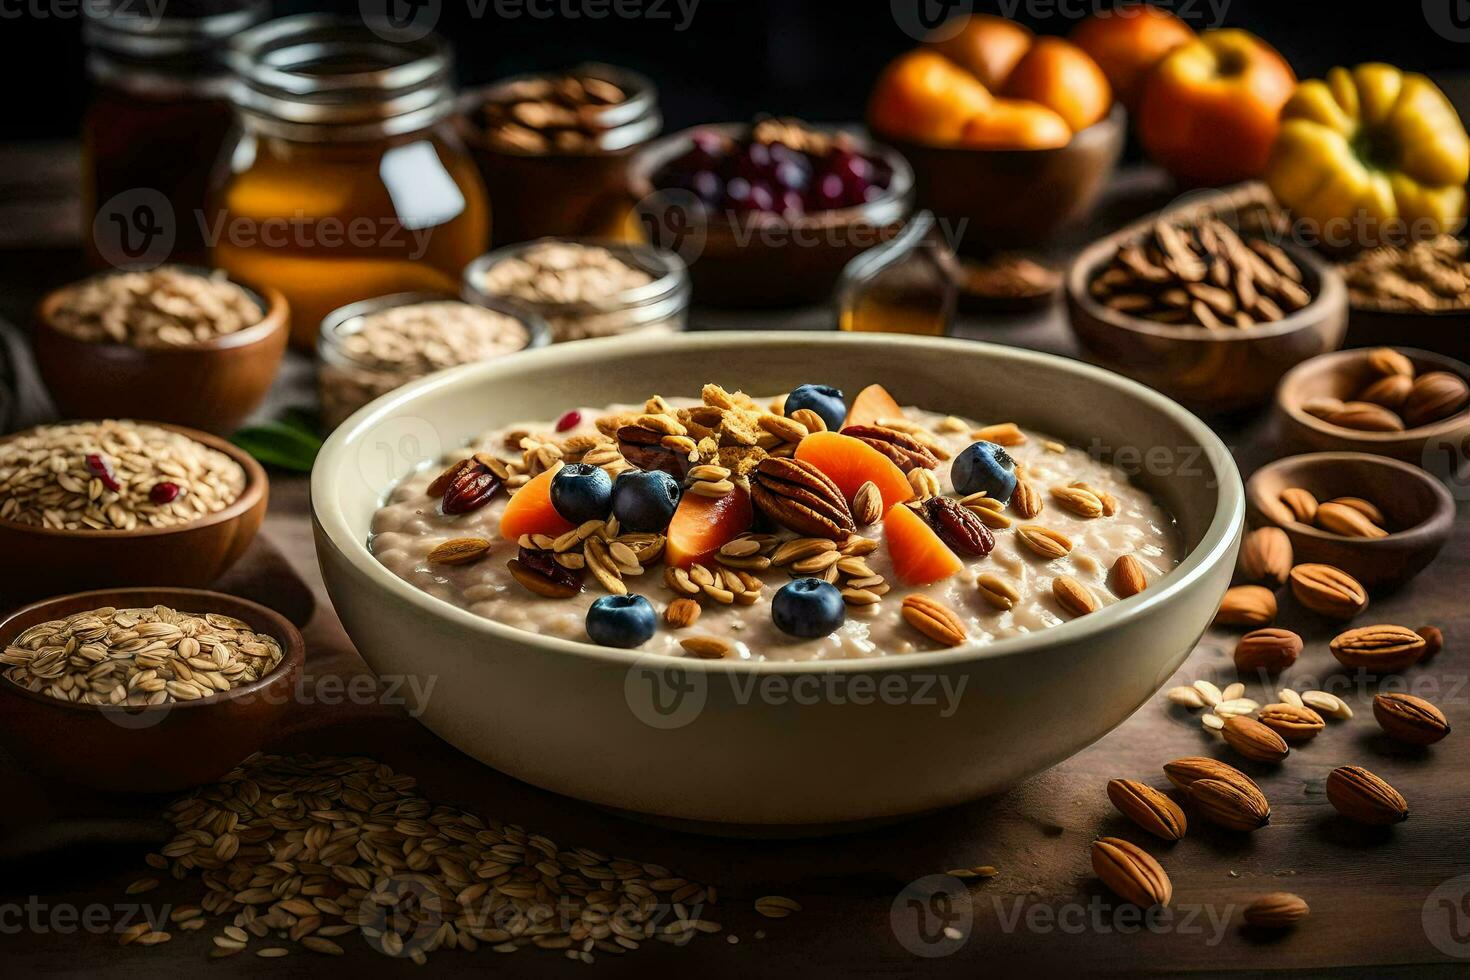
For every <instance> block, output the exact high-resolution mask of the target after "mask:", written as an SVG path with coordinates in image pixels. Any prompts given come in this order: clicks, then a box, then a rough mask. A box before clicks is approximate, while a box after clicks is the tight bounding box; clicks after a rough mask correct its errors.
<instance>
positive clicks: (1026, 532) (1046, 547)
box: [1016, 524, 1072, 561]
mask: <svg viewBox="0 0 1470 980" xmlns="http://www.w3.org/2000/svg"><path fill="white" fill-rule="evenodd" d="M1016 536H1017V537H1018V538H1020V539H1021V543H1022V544H1024V545H1025V546H1026V547H1027V548H1030V549H1031V551H1032V552H1034V553H1035V554H1037V555H1040V556H1041V557H1042V558H1045V559H1047V560H1048V561H1051V560H1053V559H1056V558H1065V557H1066V556H1067V555H1068V554H1070V553H1071V551H1072V539H1071V538H1069V537H1067V536H1066V535H1065V534H1062V533H1061V532H1060V531H1053V530H1052V529H1051V528H1049V527H1042V526H1041V525H1040V524H1022V525H1021V526H1020V527H1018V528H1017V529H1016Z"/></svg>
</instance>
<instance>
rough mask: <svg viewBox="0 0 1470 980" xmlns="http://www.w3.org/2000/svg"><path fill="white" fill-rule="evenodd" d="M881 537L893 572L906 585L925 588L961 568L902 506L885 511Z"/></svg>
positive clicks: (911, 513)
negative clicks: (883, 539)
mask: <svg viewBox="0 0 1470 980" xmlns="http://www.w3.org/2000/svg"><path fill="white" fill-rule="evenodd" d="M883 537H884V538H885V539H887V541H888V556H889V557H890V558H891V559H892V560H893V572H894V574H895V575H897V576H898V577H899V579H900V580H901V581H903V582H904V583H905V584H907V585H929V584H930V583H932V582H938V581H940V580H941V579H946V578H949V577H950V576H951V575H954V574H956V573H958V572H960V571H962V570H963V569H964V567H965V564H964V562H962V561H960V559H959V557H958V556H956V555H955V553H954V552H953V551H950V550H949V546H948V545H946V544H945V543H944V542H943V541H941V540H940V538H939V535H937V534H935V533H934V529H933V528H931V527H930V526H929V525H928V524H926V523H924V519H923V518H922V517H920V516H919V515H918V514H915V513H914V512H913V511H912V510H910V509H909V508H907V507H905V506H904V505H903V504H894V505H893V506H892V507H890V508H889V510H888V515H887V516H886V517H885V518H884V519H883Z"/></svg>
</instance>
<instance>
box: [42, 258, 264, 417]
mask: <svg viewBox="0 0 1470 980" xmlns="http://www.w3.org/2000/svg"><path fill="white" fill-rule="evenodd" d="M289 321H290V314H289V310H288V308H287V304H286V298H285V297H284V296H282V295H281V293H280V292H279V291H278V290H276V289H273V288H271V287H269V286H263V285H261V286H253V285H248V284H245V283H237V282H234V281H232V280H229V279H225V278H222V274H219V273H210V272H208V271H207V270H202V269H193V268H189V267H183V266H161V267H159V268H158V269H154V270H152V271H149V272H118V273H109V274H105V275H102V276H98V277H96V278H93V279H89V280H86V281H84V282H80V283H74V284H72V285H70V286H64V287H62V288H61V289H58V290H56V291H55V292H52V293H50V294H49V295H47V296H46V297H45V298H44V299H42V300H41V302H40V304H39V306H37V308H36V316H35V348H36V363H37V366H38V367H39V368H40V371H41V377H42V378H43V379H44V380H45V382H46V387H47V388H48V389H49V390H50V392H51V397H52V399H53V400H54V401H55V402H56V407H57V408H58V409H60V411H61V414H62V417H64V418H77V419H88V418H109V417H110V418H119V417H121V418H135V419H150V420H153V421H157V422H171V423H174V424H176V425H187V426H189V427H190V428H194V429H203V430H205V431H206V432H215V433H219V434H222V435H227V434H229V433H230V432H232V431H234V430H235V428H236V427H237V426H239V424H240V423H241V422H243V421H244V420H245V417H246V416H247V415H249V414H250V413H251V412H252V411H254V410H255V408H256V407H257V406H258V405H260V403H261V401H262V400H264V398H265V395H266V392H267V391H268V390H269V389H270V386H271V382H272V381H274V380H275V377H276V370H277V369H278V368H279V367H280V364H281V355H282V354H283V353H284V351H285V349H286V340H287V334H288V325H289Z"/></svg>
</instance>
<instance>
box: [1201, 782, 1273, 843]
mask: <svg viewBox="0 0 1470 980" xmlns="http://www.w3.org/2000/svg"><path fill="white" fill-rule="evenodd" d="M1186 792H1188V793H1189V802H1190V803H1191V804H1192V805H1193V806H1194V808H1195V810H1196V811H1197V812H1198V813H1199V815H1200V816H1202V817H1204V818H1205V819H1206V820H1208V821H1209V822H1210V823H1213V824H1216V825H1218V826H1221V827H1224V828H1226V829H1227V830H1242V831H1246V832H1247V833H1248V832H1250V831H1253V830H1260V829H1261V828H1262V827H1264V826H1266V824H1267V823H1269V822H1270V821H1271V804H1270V803H1268V802H1267V801H1266V797H1265V795H1264V794H1262V793H1261V791H1260V790H1259V789H1256V788H1255V784H1254V783H1251V785H1250V786H1249V787H1246V786H1242V785H1239V784H1237V783H1233V782H1226V781H1225V780H1223V779H1196V780H1195V781H1194V782H1192V783H1190V784H1189V789H1188V790H1187V791H1186Z"/></svg>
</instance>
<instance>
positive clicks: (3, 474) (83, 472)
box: [0, 419, 268, 602]
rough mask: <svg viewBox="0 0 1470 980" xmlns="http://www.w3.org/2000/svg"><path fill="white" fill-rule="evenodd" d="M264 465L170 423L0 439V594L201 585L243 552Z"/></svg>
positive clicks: (260, 497)
mask: <svg viewBox="0 0 1470 980" xmlns="http://www.w3.org/2000/svg"><path fill="white" fill-rule="evenodd" d="M267 496H268V486H267V481H266V475H265V470H264V469H262V468H261V466H260V464H259V463H257V462H256V461H255V460H254V459H252V458H251V457H250V456H249V454H247V453H246V452H245V451H244V450H242V449H240V448H239V447H238V446H234V445H232V444H231V443H229V442H226V441H225V440H223V439H220V438H218V437H217V436H212V435H208V434H207V433H203V432H197V431H195V430H193V429H185V428H183V427H181V426H175V425H161V424H157V425H156V424H153V423H148V422H132V421H127V420H118V419H103V420H99V421H85V422H67V423H61V424H56V425H42V426H36V427H35V428H31V429H26V430H24V431H21V432H16V433H13V434H11V435H8V436H5V437H4V438H3V439H0V553H3V554H4V555H5V561H4V562H3V563H0V599H4V600H9V601H11V602H14V601H18V600H22V599H27V598H34V597H36V596H43V595H55V594H57V593H61V592H69V591H75V590H78V589H89V588H99V587H103V586H123V585H142V584H145V583H146V584H160V585H178V586H202V585H206V584H208V583H209V582H212V581H214V579H216V578H218V577H219V576H220V575H221V574H223V573H224V572H225V571H226V570H227V569H228V568H229V567H230V566H231V565H233V564H234V563H235V561H236V560H237V559H238V558H239V557H240V556H241V555H242V554H244V553H245V549H246V548H247V547H248V546H249V545H250V542H251V541H252V540H254V538H255V534H256V532H257V531H258V530H259V529H260V522H261V520H262V518H264V516H265V508H266V499H267Z"/></svg>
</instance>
